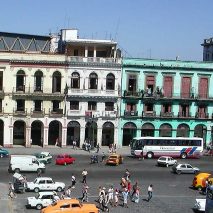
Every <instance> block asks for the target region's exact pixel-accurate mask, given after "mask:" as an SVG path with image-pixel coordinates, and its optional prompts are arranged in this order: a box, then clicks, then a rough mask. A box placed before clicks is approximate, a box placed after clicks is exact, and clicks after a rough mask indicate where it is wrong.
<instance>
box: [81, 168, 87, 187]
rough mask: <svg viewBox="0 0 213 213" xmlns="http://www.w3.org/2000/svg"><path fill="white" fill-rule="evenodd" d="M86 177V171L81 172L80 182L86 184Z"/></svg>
mask: <svg viewBox="0 0 213 213" xmlns="http://www.w3.org/2000/svg"><path fill="white" fill-rule="evenodd" d="M87 175H88V172H87V171H86V169H84V170H83V172H82V176H83V180H82V183H85V184H86V183H87Z"/></svg>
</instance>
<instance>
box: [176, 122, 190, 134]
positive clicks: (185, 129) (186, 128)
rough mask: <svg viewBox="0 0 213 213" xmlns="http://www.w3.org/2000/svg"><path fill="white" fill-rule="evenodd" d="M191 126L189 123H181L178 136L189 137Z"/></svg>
mask: <svg viewBox="0 0 213 213" xmlns="http://www.w3.org/2000/svg"><path fill="white" fill-rule="evenodd" d="M189 133H190V128H189V126H188V125H187V124H179V125H178V127H177V134H176V136H177V137H189Z"/></svg>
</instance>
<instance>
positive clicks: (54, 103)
mask: <svg viewBox="0 0 213 213" xmlns="http://www.w3.org/2000/svg"><path fill="white" fill-rule="evenodd" d="M52 104H53V111H57V110H58V109H59V105H60V101H52Z"/></svg>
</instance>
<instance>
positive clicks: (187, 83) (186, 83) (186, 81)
mask: <svg viewBox="0 0 213 213" xmlns="http://www.w3.org/2000/svg"><path fill="white" fill-rule="evenodd" d="M190 90H191V77H183V78H182V89H181V97H182V98H189V97H190Z"/></svg>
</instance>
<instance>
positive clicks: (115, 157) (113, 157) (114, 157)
mask: <svg viewBox="0 0 213 213" xmlns="http://www.w3.org/2000/svg"><path fill="white" fill-rule="evenodd" d="M109 158H112V159H117V156H109Z"/></svg>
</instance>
